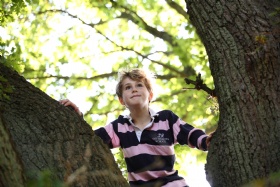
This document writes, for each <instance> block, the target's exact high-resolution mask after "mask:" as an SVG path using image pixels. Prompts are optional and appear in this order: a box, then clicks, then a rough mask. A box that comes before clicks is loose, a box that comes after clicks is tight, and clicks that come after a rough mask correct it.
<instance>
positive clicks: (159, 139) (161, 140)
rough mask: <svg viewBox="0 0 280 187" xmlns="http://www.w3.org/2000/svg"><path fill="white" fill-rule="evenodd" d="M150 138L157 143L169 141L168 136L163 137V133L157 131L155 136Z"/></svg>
mask: <svg viewBox="0 0 280 187" xmlns="http://www.w3.org/2000/svg"><path fill="white" fill-rule="evenodd" d="M152 139H153V140H154V141H155V142H157V143H158V144H166V143H167V142H168V141H169V138H165V137H164V133H157V136H156V137H154V138H152Z"/></svg>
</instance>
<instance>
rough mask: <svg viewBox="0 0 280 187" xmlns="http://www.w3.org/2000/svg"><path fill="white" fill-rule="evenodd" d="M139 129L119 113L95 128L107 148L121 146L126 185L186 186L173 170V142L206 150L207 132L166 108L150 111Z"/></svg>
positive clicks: (127, 117)
mask: <svg viewBox="0 0 280 187" xmlns="http://www.w3.org/2000/svg"><path fill="white" fill-rule="evenodd" d="M150 114H151V117H152V121H151V123H149V124H148V125H147V126H146V127H145V129H144V130H143V131H141V130H140V129H138V128H137V127H136V126H135V125H134V124H133V122H132V119H131V117H130V116H129V115H120V116H119V117H118V119H116V120H114V121H113V122H111V123H110V124H108V125H106V126H105V127H101V128H99V129H97V130H95V133H96V134H97V135H98V136H99V137H101V139H103V141H104V143H106V144H108V146H109V147H110V148H116V147H121V148H122V151H123V154H124V158H125V162H126V164H127V171H128V180H129V183H130V186H135V187H136V186H141V187H142V186H153V187H154V186H164V187H169V186H170V187H173V186H176V187H181V186H187V184H186V182H185V180H184V179H183V178H182V177H180V176H179V175H178V172H177V171H176V170H174V168H173V166H174V163H175V152H174V144H176V143H179V144H182V145H184V144H185V145H188V146H190V147H196V148H198V149H201V150H204V151H206V150H207V146H206V137H207V135H206V134H205V133H204V132H203V131H202V130H200V129H196V128H194V127H193V126H191V125H189V124H187V123H186V122H184V121H182V120H181V119H180V118H179V117H178V116H177V115H176V114H174V113H173V112H172V111H170V110H163V111H160V112H157V113H154V112H153V111H152V110H151V109H150Z"/></svg>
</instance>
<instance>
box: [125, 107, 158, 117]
mask: <svg viewBox="0 0 280 187" xmlns="http://www.w3.org/2000/svg"><path fill="white" fill-rule="evenodd" d="M149 114H150V116H151V118H152V119H153V118H154V117H155V116H158V113H156V111H155V110H153V109H151V108H149ZM123 117H124V118H127V119H128V120H132V118H131V116H130V114H127V113H126V114H124V115H123Z"/></svg>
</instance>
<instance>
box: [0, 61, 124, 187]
mask: <svg viewBox="0 0 280 187" xmlns="http://www.w3.org/2000/svg"><path fill="white" fill-rule="evenodd" d="M0 76H2V77H4V78H5V79H6V80H7V81H4V82H3V81H2V82H0V83H1V84H2V86H3V85H4V87H5V86H6V87H7V86H10V87H12V88H13V90H12V92H11V93H9V94H7V95H8V96H9V99H7V98H4V97H0V108H1V109H2V111H1V123H0V133H1V144H0V146H1V147H0V148H1V149H2V150H8V149H9V150H10V151H9V152H4V151H3V152H1V157H0V158H1V162H0V164H1V165H0V169H1V170H0V172H1V173H0V175H1V181H2V176H4V177H5V176H7V175H6V171H7V170H6V169H5V168H4V169H3V167H4V166H5V167H6V166H7V168H15V167H17V168H19V169H16V170H13V171H16V172H15V175H17V176H23V177H16V178H18V180H19V184H23V183H27V182H30V181H33V180H37V179H38V177H39V175H40V173H43V172H44V171H49V172H51V173H52V175H51V178H52V179H54V180H53V181H55V180H59V181H63V182H64V183H65V184H67V185H69V186H98V187H100V186H103V187H108V186H112V187H116V186H128V183H127V181H126V180H125V179H124V177H123V176H122V173H121V171H120V170H119V168H118V166H117V164H116V163H115V161H114V157H113V155H112V153H111V151H110V150H109V148H108V147H107V146H106V145H105V144H103V142H102V141H101V139H100V138H98V137H97V136H95V134H94V132H93V130H92V129H91V127H90V126H89V125H88V124H87V123H86V122H85V121H84V120H83V119H82V118H81V117H80V116H78V114H76V113H75V112H74V111H73V110H71V109H69V108H67V107H64V106H62V105H60V104H59V102H57V101H55V100H54V99H52V98H50V97H49V96H48V95H46V94H45V93H44V92H42V91H41V90H39V89H37V88H36V87H34V86H33V85H31V84H30V83H28V82H27V81H26V80H25V79H24V78H23V77H21V76H20V75H18V73H17V72H15V71H12V70H11V69H9V68H7V67H5V66H4V65H3V64H2V63H0ZM2 90H4V89H2ZM3 122H5V123H3ZM3 132H4V136H3V137H2V134H3ZM8 134H10V139H9V136H8ZM2 140H5V141H2ZM11 142H14V145H15V146H14V149H12V148H13V147H11V145H12V144H11ZM3 147H4V148H3ZM4 153H8V154H10V155H12V156H9V155H6V154H4ZM16 155H17V156H18V158H19V161H18V162H17V159H16ZM3 157H4V158H10V159H13V160H14V161H13V160H11V161H10V162H9V163H6V165H3V162H2V158H3ZM20 162H22V165H21V164H19V163H20ZM21 168H22V169H21ZM10 171H11V170H8V172H10ZM20 179H22V180H20ZM24 179H26V180H24ZM6 181H7V182H8V183H9V184H7V183H5V184H2V183H1V182H0V185H1V186H16V185H13V184H14V183H13V181H12V180H6ZM18 186H20V185H18Z"/></svg>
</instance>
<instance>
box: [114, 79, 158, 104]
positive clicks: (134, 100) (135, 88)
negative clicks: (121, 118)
mask: <svg viewBox="0 0 280 187" xmlns="http://www.w3.org/2000/svg"><path fill="white" fill-rule="evenodd" d="M152 97H153V93H152V92H149V91H148V89H147V87H146V86H145V84H144V83H143V82H140V81H134V80H132V79H130V78H125V79H124V80H123V82H122V97H121V98H119V100H120V103H121V104H123V105H125V106H126V107H127V108H128V109H130V108H131V107H143V106H145V105H147V106H148V104H149V102H150V101H151V99H152Z"/></svg>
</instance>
